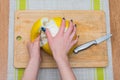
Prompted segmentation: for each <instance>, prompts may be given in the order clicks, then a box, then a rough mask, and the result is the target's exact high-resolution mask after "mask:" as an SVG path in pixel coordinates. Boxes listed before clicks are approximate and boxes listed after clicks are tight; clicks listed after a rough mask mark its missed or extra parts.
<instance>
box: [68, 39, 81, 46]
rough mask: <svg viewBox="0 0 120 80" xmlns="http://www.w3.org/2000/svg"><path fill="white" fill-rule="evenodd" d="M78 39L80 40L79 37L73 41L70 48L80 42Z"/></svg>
mask: <svg viewBox="0 0 120 80" xmlns="http://www.w3.org/2000/svg"><path fill="white" fill-rule="evenodd" d="M78 38H79V37H77V38H76V39H75V40H73V41H72V42H71V45H70V47H73V46H74V45H75V44H76V43H77V42H78Z"/></svg>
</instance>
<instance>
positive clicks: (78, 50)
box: [74, 34, 112, 54]
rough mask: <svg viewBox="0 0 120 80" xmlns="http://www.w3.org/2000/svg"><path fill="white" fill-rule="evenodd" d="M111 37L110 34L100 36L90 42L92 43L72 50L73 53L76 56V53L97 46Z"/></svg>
mask: <svg viewBox="0 0 120 80" xmlns="http://www.w3.org/2000/svg"><path fill="white" fill-rule="evenodd" d="M111 36H112V34H107V35H105V36H102V37H100V38H98V39H96V40H92V41H89V42H87V43H85V44H82V45H80V46H78V47H76V48H75V49H74V53H75V54H77V53H78V52H80V51H82V50H85V49H87V48H89V47H91V46H92V45H97V44H99V43H101V42H103V41H105V40H107V39H109V38H110V37H111Z"/></svg>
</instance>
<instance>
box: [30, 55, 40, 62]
mask: <svg viewBox="0 0 120 80" xmlns="http://www.w3.org/2000/svg"><path fill="white" fill-rule="evenodd" d="M31 60H32V61H35V62H36V61H40V62H41V58H40V55H38V56H31V57H30V61H31Z"/></svg>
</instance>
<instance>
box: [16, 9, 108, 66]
mask: <svg viewBox="0 0 120 80" xmlns="http://www.w3.org/2000/svg"><path fill="white" fill-rule="evenodd" d="M69 13H71V14H69ZM31 15H32V16H31ZM56 16H59V17H65V18H66V19H68V20H70V19H73V20H74V22H76V24H77V35H80V38H79V40H78V44H77V45H81V44H84V43H86V42H88V41H91V40H95V39H96V38H99V37H101V36H103V35H105V34H106V25H105V14H104V12H103V11H80V10H74V11H69V10H64V11H63V10H53V11H52V10H50V11H48V10H39V11H35V10H34V11H33V10H32V11H30V10H28V11H17V12H16V17H15V29H14V32H15V33H14V34H15V36H14V44H15V45H14V66H15V67H16V68H25V67H26V65H27V64H28V61H29V54H28V51H27V48H26V44H27V42H28V41H30V32H31V29H32V26H33V24H34V22H35V21H36V20H38V19H40V18H43V17H48V18H53V17H56ZM18 36H21V37H22V39H21V40H17V39H16V38H17V37H18ZM58 46H59V45H58ZM41 53H42V58H43V59H42V60H43V61H42V64H41V66H40V67H42V68H53V67H56V64H55V61H54V60H53V58H52V57H51V56H49V55H47V54H46V53H45V52H43V51H42V52H41ZM69 59H70V64H71V67H105V66H107V63H108V56H107V45H106V41H105V42H103V43H101V44H99V45H96V46H92V47H90V48H89V49H87V50H84V51H81V52H79V53H78V54H77V55H75V54H72V55H70V56H69Z"/></svg>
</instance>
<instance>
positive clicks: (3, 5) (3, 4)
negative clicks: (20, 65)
mask: <svg viewBox="0 0 120 80" xmlns="http://www.w3.org/2000/svg"><path fill="white" fill-rule="evenodd" d="M8 14H9V2H8V0H0V80H6V79H7V58H8V57H7V55H8Z"/></svg>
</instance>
